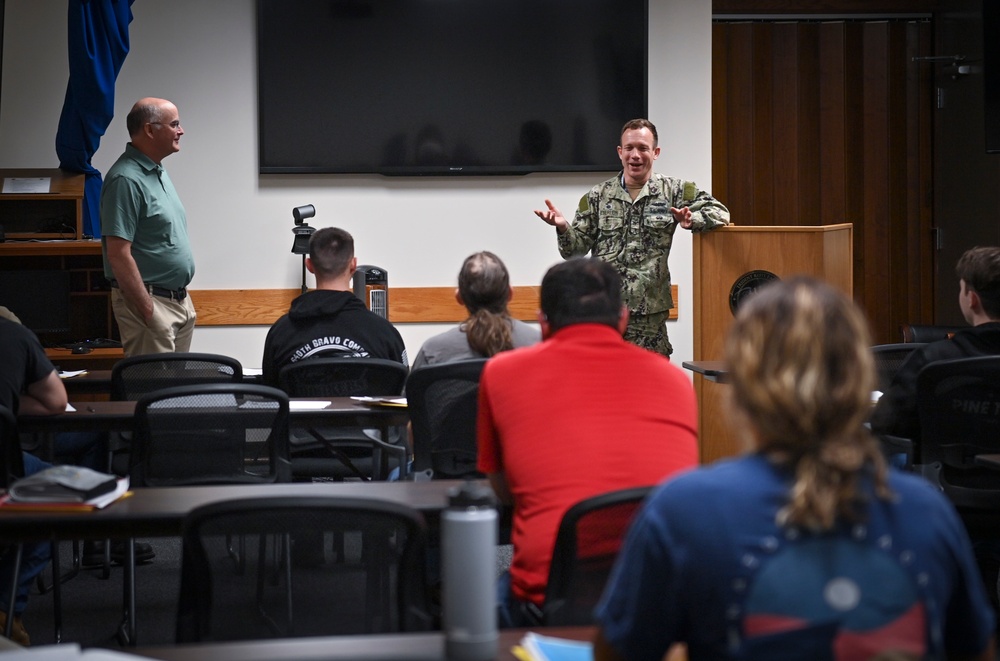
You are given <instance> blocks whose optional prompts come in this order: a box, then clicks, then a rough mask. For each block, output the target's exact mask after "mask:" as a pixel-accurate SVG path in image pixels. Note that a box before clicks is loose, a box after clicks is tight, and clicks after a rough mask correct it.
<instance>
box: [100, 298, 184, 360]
mask: <svg viewBox="0 0 1000 661" xmlns="http://www.w3.org/2000/svg"><path fill="white" fill-rule="evenodd" d="M152 299H153V318H152V319H151V320H150V322H149V324H147V323H146V322H145V321H144V320H143V318H142V316H140V315H139V314H138V312H137V311H136V310H135V308H133V307H132V305H131V304H130V303H129V302H128V301H127V300H125V296H124V295H123V294H122V292H121V290H120V289H112V290H111V309H112V310H114V313H115V319H116V320H117V321H118V330H119V331H120V332H121V336H122V347H123V348H124V349H125V357H126V358H127V357H129V356H139V355H142V354H147V353H171V352H179V353H183V352H188V351H190V350H191V337H192V335H194V322H195V318H196V316H197V315H196V314H195V311H194V303H192V302H191V297H190V296H187V297H185V298H184V300H183V301H175V300H173V299H171V298H164V297H162V296H153V297H152Z"/></svg>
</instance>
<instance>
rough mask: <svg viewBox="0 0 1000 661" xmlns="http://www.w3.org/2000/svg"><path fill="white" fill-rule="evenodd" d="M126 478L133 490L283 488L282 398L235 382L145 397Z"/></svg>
mask: <svg viewBox="0 0 1000 661" xmlns="http://www.w3.org/2000/svg"><path fill="white" fill-rule="evenodd" d="M129 475H130V477H131V480H132V485H133V486H136V487H145V486H182V485H187V484H241V483H268V482H287V481H289V478H290V475H291V473H290V466H289V460H288V396H287V395H286V394H285V393H284V392H282V391H280V390H278V389H277V388H270V387H268V386H260V385H248V384H242V383H209V384H204V385H186V386H177V387H174V388H164V389H162V390H156V391H153V392H151V393H149V394H148V395H144V396H143V397H142V398H141V399H139V401H138V402H137V403H136V407H135V436H134V438H133V440H132V461H131V464H130V468H129Z"/></svg>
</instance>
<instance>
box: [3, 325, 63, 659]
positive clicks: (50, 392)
mask: <svg viewBox="0 0 1000 661" xmlns="http://www.w3.org/2000/svg"><path fill="white" fill-rule="evenodd" d="M0 405H2V406H4V407H5V408H7V409H8V410H9V411H11V413H13V414H14V416H17V415H18V413H24V414H31V415H55V414H56V413H62V412H63V411H65V410H66V388H65V386H63V383H62V381H61V380H60V379H59V373H58V372H56V369H55V367H53V366H52V363H51V361H49V359H48V357H47V356H46V355H45V350H44V349H43V348H42V345H41V343H39V341H38V338H37V337H35V334H34V333H32V332H31V331H30V330H28V329H27V328H25V327H24V326H21V325H20V324H19V323H15V322H13V321H9V320H8V319H0ZM48 466H49V464H47V463H46V462H44V461H42V460H41V459H38V458H37V457H35V456H33V455H31V454H28V453H27V452H25V453H24V472H25V475H32V474H34V473H37V472H38V471H40V470H43V469H45V468H48ZM49 554H50V545H49V544H48V543H44V542H43V543H35V544H25V545H24V550H23V554H22V556H21V573H20V576H19V577H18V581H19V582H18V584H17V587H16V590H17V596H16V601H15V604H14V623H13V627H12V629H11V639H12V640H13V641H14V642H16V643H19V644H21V645H30V644H31V639H30V638H29V636H28V632H27V631H26V630H25V628H24V622H23V621H22V619H21V615H22V613H24V609H25V608H27V606H28V590H29V589H30V588H31V584H32V582H33V581H34V580H35V577H36V576H38V574H40V573H41V572H42V570H43V569H45V565H46V564H47V563H48V561H49ZM14 557H15V554H14V549H13V547H7V548H5V549H4V550H3V553H2V555H0V633H2V631H3V628H2V627H4V626H6V624H7V614H6V612H4V611H6V608H7V604H8V603H10V592H11V588H12V586H11V585H10V577H11V574H12V571H13V569H14Z"/></svg>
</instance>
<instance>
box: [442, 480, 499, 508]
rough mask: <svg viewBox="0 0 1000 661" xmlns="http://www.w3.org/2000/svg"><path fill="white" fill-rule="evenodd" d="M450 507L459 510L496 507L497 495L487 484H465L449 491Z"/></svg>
mask: <svg viewBox="0 0 1000 661" xmlns="http://www.w3.org/2000/svg"><path fill="white" fill-rule="evenodd" d="M448 506H449V507H454V508H458V509H468V508H470V507H496V495H494V493H493V489H491V488H490V487H489V486H487V485H485V484H481V483H477V482H465V483H464V484H462V486H459V487H452V488H451V489H449V490H448Z"/></svg>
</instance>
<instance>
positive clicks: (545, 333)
mask: <svg viewBox="0 0 1000 661" xmlns="http://www.w3.org/2000/svg"><path fill="white" fill-rule="evenodd" d="M538 325H539V326H540V327H541V329H542V339H543V340H544V339H546V338H548V337H549V336H550V335H552V326H551V325H550V324H549V318H548V317H546V316H545V313H544V312H542V311H541V310H539V311H538Z"/></svg>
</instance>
